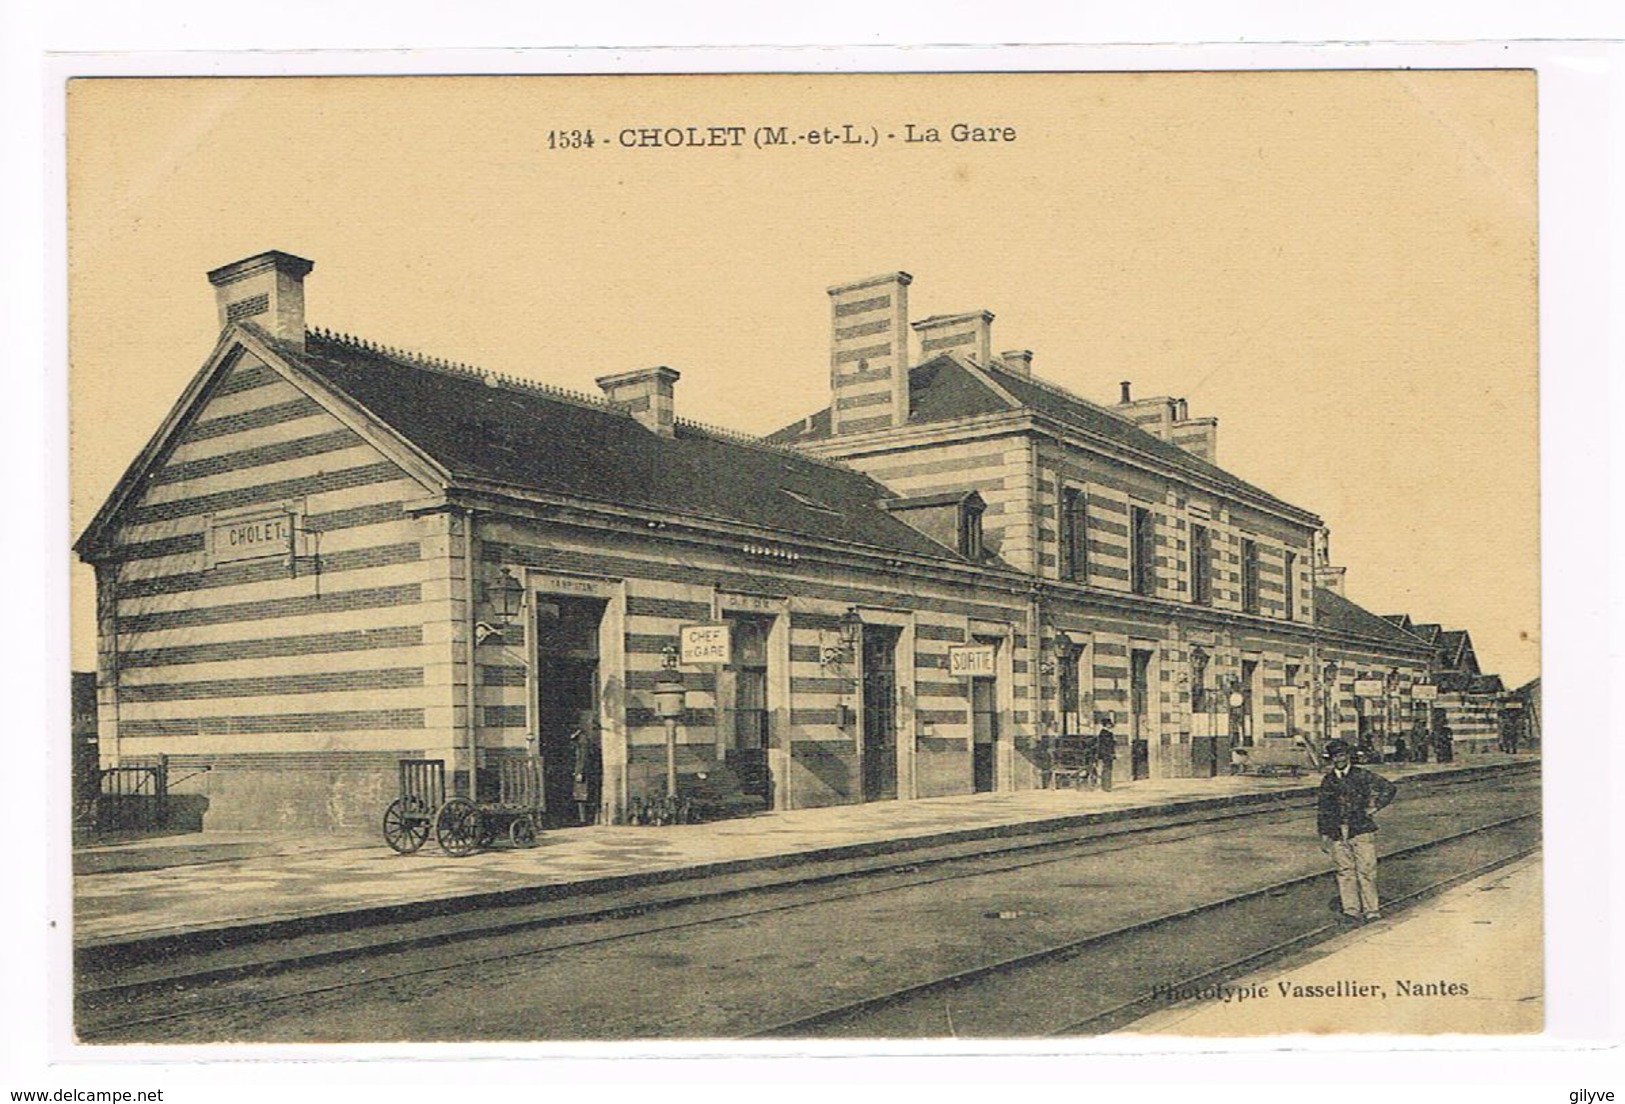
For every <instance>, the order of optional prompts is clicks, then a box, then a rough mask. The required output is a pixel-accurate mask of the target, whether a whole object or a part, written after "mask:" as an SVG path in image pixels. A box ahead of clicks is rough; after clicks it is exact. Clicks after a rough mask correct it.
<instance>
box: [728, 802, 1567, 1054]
mask: <svg viewBox="0 0 1625 1104" xmlns="http://www.w3.org/2000/svg"><path fill="white" fill-rule="evenodd" d="M1538 822H1539V814H1538V813H1525V814H1521V815H1519V816H1515V817H1509V818H1506V819H1504V820H1501V821H1497V822H1495V823H1493V824H1487V825H1481V826H1479V827H1476V828H1471V829H1468V830H1466V831H1464V832H1459V833H1456V834H1455V835H1452V836H1447V837H1444V838H1442V839H1437V840H1430V841H1428V842H1426V843H1421V844H1417V845H1414V846H1412V847H1407V848H1404V849H1402V850H1399V851H1396V852H1393V853H1391V854H1388V855H1385V856H1384V857H1383V862H1384V863H1385V864H1388V866H1389V868H1390V869H1391V868H1392V864H1394V863H1396V862H1402V861H1404V860H1406V859H1411V858H1416V857H1420V856H1422V855H1425V854H1427V853H1429V852H1434V851H1437V850H1438V849H1439V848H1442V847H1449V846H1452V845H1460V844H1462V843H1464V842H1467V841H1473V842H1475V843H1480V842H1482V840H1483V838H1484V837H1485V836H1486V835H1489V834H1496V833H1505V831H1506V830H1507V829H1512V828H1519V827H1525V826H1529V825H1534V826H1535V827H1536V829H1537V830H1536V832H1535V833H1534V834H1535V836H1536V840H1535V842H1533V843H1528V842H1520V843H1519V844H1518V845H1517V846H1516V847H1515V849H1513V850H1512V851H1510V852H1509V853H1505V854H1499V855H1497V856H1496V857H1495V858H1494V859H1492V860H1489V861H1487V862H1479V863H1476V864H1474V865H1472V866H1469V867H1468V868H1466V869H1462V870H1456V871H1454V872H1452V873H1450V874H1448V875H1446V876H1444V877H1441V878H1436V879H1433V880H1430V881H1427V882H1425V883H1424V884H1422V885H1420V886H1413V887H1411V888H1408V889H1407V890H1406V891H1404V892H1402V893H1400V894H1399V895H1397V896H1392V897H1389V898H1388V900H1387V902H1386V903H1385V904H1384V906H1383V907H1384V909H1385V910H1386V911H1387V912H1389V913H1390V914H1391V913H1393V912H1396V911H1399V910H1400V909H1402V908H1405V907H1406V906H1409V905H1412V904H1415V903H1416V902H1418V901H1421V900H1425V899H1426V898H1428V897H1431V896H1433V895H1435V894H1437V893H1441V892H1443V891H1444V890H1446V889H1450V888H1452V887H1454V886H1457V885H1460V884H1461V883H1462V882H1465V881H1468V880H1470V879H1472V878H1475V877H1478V876H1479V875H1481V874H1484V873H1487V872H1488V871H1491V870H1494V869H1495V868H1497V867H1500V866H1503V865H1505V864H1507V863H1509V862H1513V861H1516V860H1517V859H1520V858H1523V857H1524V856H1526V855H1529V854H1532V853H1534V852H1536V851H1538V850H1539V849H1540V844H1539V840H1538ZM1335 884H1336V883H1335V877H1334V875H1333V874H1332V873H1330V872H1324V873H1318V874H1310V875H1304V876H1301V877H1297V878H1291V879H1287V880H1285V881H1282V882H1278V883H1276V884H1274V885H1271V886H1266V887H1264V888H1262V889H1254V890H1249V891H1247V892H1245V893H1240V894H1236V895H1234V896H1231V897H1227V898H1224V899H1222V900H1218V901H1212V902H1209V903H1206V904H1202V905H1198V906H1196V907H1194V908H1190V909H1184V910H1181V911H1178V912H1174V913H1169V914H1167V915H1163V916H1155V917H1152V918H1150V919H1147V920H1144V921H1141V922H1139V923H1135V924H1130V925H1127V926H1124V927H1122V928H1118V929H1116V930H1113V931H1109V932H1104V933H1101V934H1098V935H1091V936H1087V937H1084V938H1081V939H1076V940H1069V941H1067V942H1064V943H1059V944H1056V945H1054V946H1050V947H1045V948H1042V949H1040V950H1037V951H1032V952H1028V953H1026V954H1023V955H1021V956H1019V957H1016V958H1011V959H1006V960H1003V961H1000V962H990V963H986V964H983V965H980V966H977V967H974V968H972V969H969V970H963V971H958V972H956V973H952V974H947V975H944V976H941V977H935V978H931V979H929V980H926V981H922V982H919V983H918V984H915V985H910V986H907V987H905V988H902V989H898V990H895V991H893V992H889V993H883V994H879V995H876V996H870V997H865V998H863V999H861V1000H856V1001H852V1002H849V1003H847V1004H843V1005H840V1006H837V1007H833V1008H826V1009H821V1010H819V1011H817V1012H814V1013H811V1014H809V1015H805V1016H799V1017H796V1018H795V1019H792V1020H787V1021H784V1022H781V1023H778V1024H775V1025H773V1026H771V1027H768V1028H765V1029H763V1030H761V1031H759V1032H757V1033H756V1035H757V1036H758V1037H761V1038H816V1037H820V1036H826V1035H833V1036H836V1037H857V1038H874V1037H905V1038H914V1037H918V1036H921V1035H925V1034H932V1033H934V1032H933V1031H932V1030H931V1029H932V1028H937V1029H940V1028H942V1027H950V1028H951V1029H952V1030H951V1033H952V1034H955V1035H961V1036H963V1035H968V1034H986V1035H1003V1034H1008V1033H1009V1032H1008V1029H1007V1028H1005V1029H999V1030H990V1031H985V1032H978V1031H976V1030H975V1028H976V1026H977V1021H976V1019H975V1018H974V1017H975V1016H980V1017H981V1018H982V1019H986V1018H987V1013H988V1011H989V1009H990V1008H995V1007H1004V1008H1006V1009H1008V1008H1010V1007H1011V1006H1012V1005H1013V1004H1014V1000H1013V996H1014V994H1013V992H1012V991H1013V990H1014V991H1019V992H1020V993H1021V995H1022V996H1027V997H1031V996H1033V991H1034V990H1037V989H1041V990H1042V993H1043V996H1044V997H1045V999H1044V1000H1043V1001H1034V1000H1027V1001H1024V1002H1023V1007H1025V1008H1033V1007H1046V1006H1048V1007H1049V1008H1051V1009H1053V1008H1054V1005H1055V1003H1056V1002H1055V1000H1054V993H1055V990H1056V989H1057V988H1064V987H1065V986H1066V981H1065V980H1064V978H1058V977H1057V976H1056V971H1055V967H1056V966H1058V965H1059V966H1065V965H1066V964H1068V963H1072V964H1076V963H1077V962H1078V961H1079V960H1081V959H1083V958H1084V957H1085V956H1089V955H1099V956H1102V957H1109V958H1110V959H1112V960H1113V961H1114V962H1124V961H1132V962H1133V963H1134V964H1135V965H1134V968H1133V969H1131V970H1129V971H1127V972H1124V973H1119V974H1118V975H1117V976H1116V977H1115V978H1113V979H1112V981H1111V983H1110V984H1107V985H1104V986H1103V985H1102V984H1100V981H1099V978H1098V970H1096V969H1093V968H1091V969H1089V973H1090V975H1091V977H1090V981H1091V984H1089V985H1087V986H1080V987H1078V988H1077V989H1075V990H1074V1000H1077V1001H1081V1002H1082V1003H1083V1004H1085V1005H1088V1006H1094V1007H1090V1008H1089V1010H1088V1011H1086V1012H1084V1013H1083V1014H1081V1015H1080V1014H1078V1011H1077V1007H1076V1005H1068V1007H1069V1008H1071V1009H1072V1011H1069V1012H1067V1013H1066V1014H1065V1015H1063V1016H1061V1017H1059V1021H1060V1022H1045V1023H1043V1024H1041V1025H1039V1026H1038V1029H1037V1030H1031V1031H1025V1032H1023V1034H1031V1035H1046V1036H1068V1035H1099V1034H1104V1033H1107V1032H1110V1031H1114V1030H1117V1029H1118V1028H1120V1027H1123V1026H1125V1025H1126V1024H1128V1023H1131V1022H1133V1021H1134V1020H1136V1019H1139V1018H1140V1017H1141V1016H1144V1015H1145V1014H1146V1013H1148V1012H1150V1011H1152V1010H1153V1009H1154V1008H1156V1007H1157V1001H1158V997H1157V992H1158V991H1159V990H1163V989H1166V990H1190V989H1196V988H1200V987H1202V986H1205V985H1211V984H1216V983H1219V982H1223V981H1228V980H1232V979H1234V978H1236V977H1239V976H1241V975H1242V974H1244V973H1247V972H1249V971H1251V970H1255V969H1257V968H1259V967H1260V966H1264V965H1268V964H1269V963H1271V962H1275V961H1279V960H1280V959H1282V958H1285V957H1286V956H1288V955H1289V954H1292V953H1293V952H1295V951H1299V950H1302V949H1303V948H1305V947H1308V946H1312V945H1313V944H1315V943H1317V942H1320V941H1322V940H1324V939H1327V938H1330V937H1331V936H1333V935H1336V934H1339V933H1340V932H1342V931H1345V930H1347V929H1346V928H1345V926H1344V925H1343V924H1342V923H1341V922H1340V921H1338V920H1336V919H1335V918H1333V919H1316V920H1314V921H1312V922H1310V923H1308V924H1307V925H1305V926H1304V927H1303V930H1300V931H1291V932H1289V933H1287V934H1285V935H1284V936H1283V935H1278V934H1275V933H1276V929H1278V928H1280V927H1281V926H1282V924H1281V919H1282V917H1281V916H1280V915H1278V914H1283V913H1284V914H1285V915H1286V916H1287V917H1291V916H1294V915H1302V914H1303V913H1304V909H1303V905H1304V902H1306V901H1307V902H1308V903H1309V904H1308V915H1310V916H1314V915H1315V914H1317V913H1318V915H1319V917H1327V916H1330V915H1331V913H1330V910H1328V909H1327V908H1326V907H1325V904H1324V901H1325V900H1326V890H1327V889H1328V888H1333V887H1335ZM1282 898H1287V899H1288V900H1287V901H1285V902H1282V901H1281V899H1282ZM1221 927H1222V928H1227V929H1230V930H1231V931H1233V932H1236V933H1238V934H1242V935H1243V938H1244V939H1247V940H1248V941H1250V942H1257V943H1260V944H1261V945H1259V946H1256V947H1251V948H1249V949H1247V950H1245V951H1242V952H1241V953H1240V954H1239V955H1236V956H1235V957H1228V956H1227V957H1225V959H1224V960H1223V961H1221V962H1219V963H1217V964H1214V965H1211V966H1206V967H1203V968H1200V969H1197V970H1196V971H1194V972H1190V971H1188V970H1181V969H1179V968H1178V967H1177V966H1174V967H1173V969H1172V971H1171V972H1168V971H1166V970H1164V969H1163V967H1164V964H1165V960H1167V959H1169V958H1170V957H1173V958H1175V959H1179V958H1181V957H1183V956H1180V955H1178V954H1177V952H1176V948H1178V947H1179V946H1180V945H1181V944H1188V943H1189V941H1191V940H1192V939H1193V938H1200V937H1201V936H1204V935H1207V936H1209V937H1210V939H1209V941H1205V942H1204V945H1205V946H1207V947H1208V948H1209V949H1213V946H1214V945H1213V943H1212V942H1211V941H1210V940H1211V933H1212V931H1213V930H1214V929H1217V928H1221ZM1169 965H1170V966H1172V965H1173V964H1169ZM1040 971H1042V972H1043V973H1042V976H1040V973H1039V972H1040ZM1065 972H1067V971H1064V970H1063V971H1062V973H1063V974H1064V973H1065ZM1070 972H1072V973H1077V972H1079V971H1078V970H1076V969H1074V970H1072V971H1070ZM995 987H997V988H999V989H1002V990H1004V991H1003V992H996V993H995V992H989V990H990V989H992V988H995ZM948 993H951V994H952V998H953V1000H952V1002H947V1001H944V1000H943V999H942V998H943V995H944V994H948ZM955 1006H958V1007H959V1009H960V1013H959V1016H958V1018H957V1020H955V1019H954V1018H953V1015H952V1011H951V1010H952V1008H953V1007H955ZM945 1010H947V1011H945ZM973 1010H974V1011H973ZM1048 1018H1049V1019H1050V1020H1055V1019H1057V1017H1056V1016H1055V1015H1054V1013H1053V1012H1051V1013H1050V1015H1049V1017H1048ZM935 1033H941V1032H940V1030H938V1031H936V1032H935Z"/></svg>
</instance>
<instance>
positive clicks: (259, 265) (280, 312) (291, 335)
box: [209, 249, 315, 352]
mask: <svg viewBox="0 0 1625 1104" xmlns="http://www.w3.org/2000/svg"><path fill="white" fill-rule="evenodd" d="M314 267H315V265H314V263H313V262H311V261H307V260H305V258H303V257H296V256H294V255H293V254H292V253H284V252H282V251H281V250H280V249H272V250H269V251H267V252H264V253H256V254H255V255H254V256H252V257H245V258H243V259H242V260H240V261H233V262H232V263H231V264H228V265H221V266H220V267H219V268H216V269H214V270H212V271H211V272H210V273H209V283H211V284H213V285H214V298H215V305H216V307H218V308H219V312H220V328H221V329H222V330H224V329H225V328H226V327H228V326H231V325H235V324H237V323H252V324H253V325H256V326H258V327H260V328H261V329H262V330H264V331H265V332H266V333H268V334H270V335H271V336H272V337H274V338H276V339H277V340H279V341H284V342H287V343H288V344H290V345H294V346H296V347H298V349H299V351H300V352H303V351H304V349H305V277H306V276H307V275H309V274H310V270H311V269H312V268H314Z"/></svg>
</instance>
